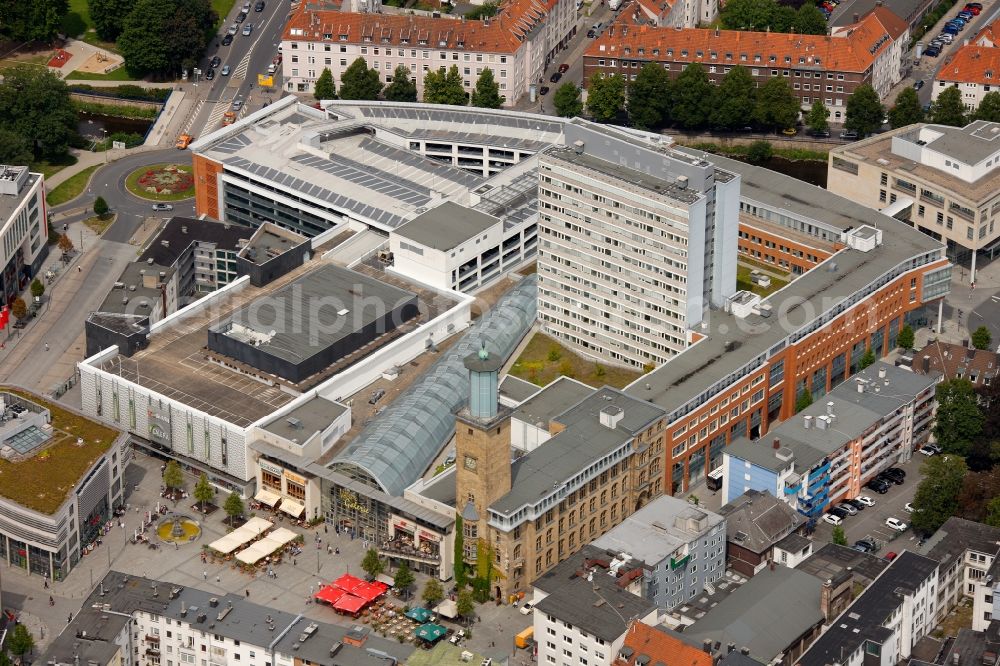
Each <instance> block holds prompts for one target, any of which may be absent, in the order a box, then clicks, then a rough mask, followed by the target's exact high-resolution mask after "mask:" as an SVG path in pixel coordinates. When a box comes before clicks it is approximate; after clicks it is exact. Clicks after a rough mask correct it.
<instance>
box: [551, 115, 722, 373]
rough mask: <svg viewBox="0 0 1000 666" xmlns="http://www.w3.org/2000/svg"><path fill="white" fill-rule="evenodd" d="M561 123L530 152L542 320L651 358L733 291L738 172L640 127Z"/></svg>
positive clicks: (668, 350)
mask: <svg viewBox="0 0 1000 666" xmlns="http://www.w3.org/2000/svg"><path fill="white" fill-rule="evenodd" d="M565 134H566V142H565V143H566V147H564V148H559V149H555V150H550V151H548V152H546V153H545V154H543V155H542V156H541V159H540V162H539V189H538V196H539V221H538V236H539V239H540V244H539V250H538V275H539V309H538V316H539V320H540V322H541V325H542V329H543V330H544V331H545V332H546V333H548V334H550V335H553V336H555V337H557V338H559V339H560V340H563V341H565V342H567V343H569V344H570V345H571V346H572V347H575V348H577V349H578V350H580V351H583V352H584V353H587V354H590V355H594V356H597V357H600V358H604V359H607V360H609V361H611V362H613V363H618V364H622V365H630V366H636V367H642V366H645V365H647V364H650V363H652V364H654V365H660V364H662V363H664V362H666V361H668V360H669V359H670V358H672V357H673V356H675V355H677V354H678V353H680V352H682V351H684V349H686V348H687V346H688V345H689V344H690V342H691V334H690V331H691V330H692V329H693V328H694V327H696V326H698V325H699V324H700V323H701V322H702V319H703V313H704V312H705V310H706V309H707V308H708V307H709V306H714V307H720V308H721V307H725V306H726V303H727V301H728V300H729V299H730V298H731V297H732V296H733V295H734V293H735V292H736V252H737V243H738V235H739V234H738V232H739V229H738V215H739V193H740V182H739V181H740V179H739V176H737V175H736V174H734V173H730V172H727V171H723V170H721V169H718V168H716V166H715V165H714V164H712V163H711V162H708V161H706V160H704V159H702V158H701V157H696V156H692V155H691V154H688V153H684V152H681V151H678V150H676V149H674V148H672V147H671V146H670V144H669V142H667V140H660V139H656V138H653V137H652V136H641V135H638V134H636V133H632V132H628V131H626V130H620V129H617V128H611V127H606V126H604V127H602V126H594V125H590V124H587V125H584V124H578V123H570V124H568V125H567V126H566V128H565Z"/></svg>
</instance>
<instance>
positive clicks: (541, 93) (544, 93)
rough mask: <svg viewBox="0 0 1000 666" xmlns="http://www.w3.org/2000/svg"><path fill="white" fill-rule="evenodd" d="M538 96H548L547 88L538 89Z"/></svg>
mask: <svg viewBox="0 0 1000 666" xmlns="http://www.w3.org/2000/svg"><path fill="white" fill-rule="evenodd" d="M538 94H539V95H548V94H549V87H548V86H542V87H541V88H539V89H538Z"/></svg>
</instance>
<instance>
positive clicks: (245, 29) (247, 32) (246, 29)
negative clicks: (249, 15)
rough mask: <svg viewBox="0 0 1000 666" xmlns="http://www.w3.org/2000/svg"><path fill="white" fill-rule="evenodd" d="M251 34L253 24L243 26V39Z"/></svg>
mask: <svg viewBox="0 0 1000 666" xmlns="http://www.w3.org/2000/svg"><path fill="white" fill-rule="evenodd" d="M251 32H253V23H247V24H246V25H245V26H243V36H244V37H247V36H249V35H250V33H251Z"/></svg>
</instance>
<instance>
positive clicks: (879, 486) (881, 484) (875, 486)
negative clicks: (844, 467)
mask: <svg viewBox="0 0 1000 666" xmlns="http://www.w3.org/2000/svg"><path fill="white" fill-rule="evenodd" d="M889 485H890V484H889V482H888V481H884V480H882V479H881V478H879V477H876V478H874V479H872V480H871V481H869V482H868V483H866V484H865V488H867V489H868V490H874V491H875V492H877V493H878V494H879V495H885V494H886V493H887V492H889Z"/></svg>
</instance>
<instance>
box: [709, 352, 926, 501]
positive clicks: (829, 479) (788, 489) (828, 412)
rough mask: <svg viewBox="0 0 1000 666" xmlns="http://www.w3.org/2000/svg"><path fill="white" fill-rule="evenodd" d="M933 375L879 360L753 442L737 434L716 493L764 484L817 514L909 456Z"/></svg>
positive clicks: (919, 437) (922, 426) (918, 438)
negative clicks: (910, 370) (917, 372)
mask: <svg viewBox="0 0 1000 666" xmlns="http://www.w3.org/2000/svg"><path fill="white" fill-rule="evenodd" d="M939 380H940V375H937V374H934V375H916V374H914V373H912V372H908V371H906V370H904V369H901V368H897V367H895V366H892V365H890V364H888V363H884V362H881V361H880V362H878V363H876V364H875V365H873V366H871V367H869V368H866V369H864V370H862V371H860V372H858V373H857V374H855V375H854V376H853V377H852V378H851V380H849V381H847V382H845V383H843V384H841V385H840V386H838V387H836V388H834V389H833V390H832V391H830V393H829V394H827V395H826V396H824V397H823V399H822V400H820V401H819V402H818V403H815V404H813V405H811V406H809V407H807V408H805V409H804V410H802V411H801V412H799V413H798V414H797V415H796V416H795V417H794V418H792V419H789V420H787V421H785V422H783V423H781V424H779V425H777V426H775V427H773V428H771V429H770V430H769V431H768V433H767V436H766V437H762V438H761V439H760V440H758V441H756V442H755V441H751V440H750V439H748V438H745V437H743V438H740V439H738V440H735V441H733V442H732V443H731V444H730V445H729V447H727V448H726V450H725V452H724V458H723V470H724V471H723V478H724V481H723V486H722V488H723V490H722V499H723V501H724V502H729V501H731V500H732V499H733V498H735V497H738V496H739V495H742V494H743V493H744V492H746V491H747V490H761V491H766V492H768V493H770V494H772V495H773V496H775V497H777V498H779V499H781V500H783V501H785V502H787V503H788V504H789V505H790V506H792V508H794V509H797V510H798V511H799V512H800V513H802V514H804V515H806V516H810V517H818V516H820V515H822V513H823V512H824V511H825V510H826V508H827V507H828V506H829V505H830V504H831V503H835V502H837V501H838V500H843V499H849V498H853V497H857V496H858V495H860V494H862V486H864V484H865V483H867V482H868V480H869V479H871V478H874V477H875V476H876V475H878V473H879V472H881V471H883V470H884V469H886V468H888V467H890V466H891V465H893V464H895V463H898V462H905V461H907V460H909V459H910V456H911V455H912V453H913V451H914V450H915V449H916V448H919V446H920V445H921V444H922V443H923V442H924V441H926V439H927V437H928V436H929V435H930V424H931V420H932V418H933V411H934V405H935V402H934V386H935V385H936V384H937V382H938V381H939Z"/></svg>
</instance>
